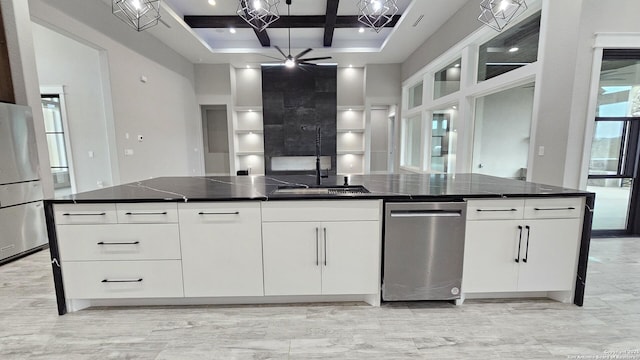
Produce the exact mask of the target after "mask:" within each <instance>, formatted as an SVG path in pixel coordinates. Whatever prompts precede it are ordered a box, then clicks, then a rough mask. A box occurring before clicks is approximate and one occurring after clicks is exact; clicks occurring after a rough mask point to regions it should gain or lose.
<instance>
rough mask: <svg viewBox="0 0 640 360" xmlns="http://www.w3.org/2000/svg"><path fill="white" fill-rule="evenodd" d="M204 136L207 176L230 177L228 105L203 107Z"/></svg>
mask: <svg viewBox="0 0 640 360" xmlns="http://www.w3.org/2000/svg"><path fill="white" fill-rule="evenodd" d="M201 112H202V136H203V139H202V140H203V149H204V151H203V155H204V171H205V174H206V175H207V176H228V175H230V163H229V126H228V120H227V106H226V105H203V106H201Z"/></svg>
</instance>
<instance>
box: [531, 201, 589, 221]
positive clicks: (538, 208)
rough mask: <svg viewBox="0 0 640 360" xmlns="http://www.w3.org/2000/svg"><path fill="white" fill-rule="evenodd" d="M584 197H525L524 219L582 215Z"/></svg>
mask: <svg viewBox="0 0 640 360" xmlns="http://www.w3.org/2000/svg"><path fill="white" fill-rule="evenodd" d="M583 203H584V198H581V197H579V198H570V197H568V198H540V199H527V200H526V201H525V207H524V217H525V219H558V218H562V219H571V218H579V217H581V216H582V207H583Z"/></svg>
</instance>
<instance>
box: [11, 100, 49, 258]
mask: <svg viewBox="0 0 640 360" xmlns="http://www.w3.org/2000/svg"><path fill="white" fill-rule="evenodd" d="M38 170H39V166H38V153H37V148H36V137H35V133H34V128H33V117H32V113H31V109H30V108H29V107H27V106H20V105H14V104H5V103H0V264H1V263H4V262H7V261H9V260H11V259H12V258H14V257H17V256H20V255H21V254H25V253H27V252H29V251H31V250H34V249H37V248H40V247H42V246H43V245H45V244H46V243H47V241H48V239H47V232H46V227H45V220H44V209H43V205H42V198H43V193H42V185H41V183H40V179H39V175H38Z"/></svg>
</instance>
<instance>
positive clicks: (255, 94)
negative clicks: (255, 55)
mask: <svg viewBox="0 0 640 360" xmlns="http://www.w3.org/2000/svg"><path fill="white" fill-rule="evenodd" d="M235 73H236V94H235V96H236V105H238V106H262V70H261V69H255V68H251V69H236V70H235Z"/></svg>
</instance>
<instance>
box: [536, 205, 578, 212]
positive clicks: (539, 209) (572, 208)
mask: <svg viewBox="0 0 640 360" xmlns="http://www.w3.org/2000/svg"><path fill="white" fill-rule="evenodd" d="M575 209H576V208H574V207H573V206H569V207H563V208H533V210H536V211H553V210H575Z"/></svg>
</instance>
